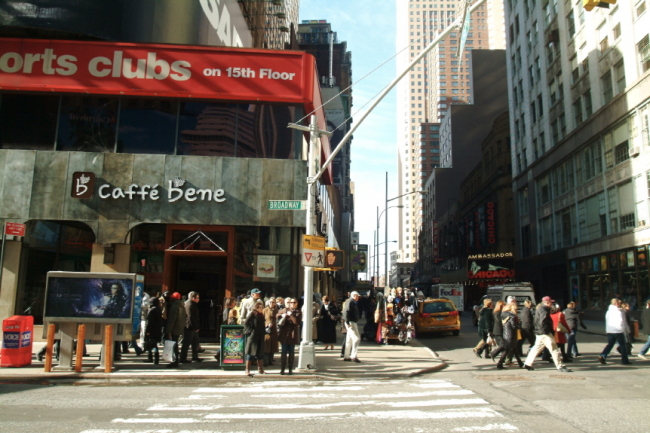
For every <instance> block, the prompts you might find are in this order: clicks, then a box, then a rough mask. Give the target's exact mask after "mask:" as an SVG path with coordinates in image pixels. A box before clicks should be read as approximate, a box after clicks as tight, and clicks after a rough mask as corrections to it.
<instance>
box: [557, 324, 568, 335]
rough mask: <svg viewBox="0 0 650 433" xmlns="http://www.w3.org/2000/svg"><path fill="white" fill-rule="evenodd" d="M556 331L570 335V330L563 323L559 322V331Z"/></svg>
mask: <svg viewBox="0 0 650 433" xmlns="http://www.w3.org/2000/svg"><path fill="white" fill-rule="evenodd" d="M556 331H557V332H561V333H562V334H568V333H569V330H568V329H566V328H565V327H564V325H563V324H562V322H557V329H556Z"/></svg>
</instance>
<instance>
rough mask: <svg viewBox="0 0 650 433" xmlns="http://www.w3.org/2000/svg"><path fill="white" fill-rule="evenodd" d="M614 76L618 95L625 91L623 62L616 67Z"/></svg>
mask: <svg viewBox="0 0 650 433" xmlns="http://www.w3.org/2000/svg"><path fill="white" fill-rule="evenodd" d="M614 76H615V77H616V94H617V95H618V94H619V93H622V92H623V91H624V90H625V65H624V64H623V60H621V61H620V62H618V63H617V64H616V65H614Z"/></svg>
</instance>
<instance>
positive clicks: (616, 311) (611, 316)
mask: <svg viewBox="0 0 650 433" xmlns="http://www.w3.org/2000/svg"><path fill="white" fill-rule="evenodd" d="M620 307H621V301H620V299H618V298H614V299H612V300H611V302H610V305H609V308H608V309H607V314H605V332H606V333H607V345H606V346H605V348H604V349H603V351H602V352H601V354H600V355H599V356H598V361H600V363H601V364H607V362H606V360H607V355H609V352H610V351H611V350H612V347H614V344H618V347H619V352H620V354H621V364H623V365H629V364H632V363H631V362H630V360H629V359H628V357H627V350H626V346H625V333H626V332H627V331H628V330H627V323H626V321H625V315H624V314H623V311H621V309H620Z"/></svg>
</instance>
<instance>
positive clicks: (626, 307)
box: [621, 302, 635, 356]
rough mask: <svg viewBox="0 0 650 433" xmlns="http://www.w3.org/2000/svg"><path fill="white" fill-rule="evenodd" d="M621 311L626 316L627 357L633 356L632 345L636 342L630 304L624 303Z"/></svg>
mask: <svg viewBox="0 0 650 433" xmlns="http://www.w3.org/2000/svg"><path fill="white" fill-rule="evenodd" d="M621 311H622V312H623V315H624V316H625V323H626V324H627V330H626V332H625V348H626V349H627V356H632V347H633V346H632V345H633V343H634V342H635V340H634V318H633V317H632V315H631V314H630V304H628V303H627V302H623V303H622V304H621Z"/></svg>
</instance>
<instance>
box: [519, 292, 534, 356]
mask: <svg viewBox="0 0 650 433" xmlns="http://www.w3.org/2000/svg"><path fill="white" fill-rule="evenodd" d="M533 307H534V305H533V303H532V301H531V300H530V299H526V300H525V301H524V307H523V308H522V309H521V340H519V341H518V342H517V352H518V353H519V356H524V349H523V347H524V342H525V341H526V340H528V344H529V345H530V347H533V344H535V325H534V323H533V312H532V308H533Z"/></svg>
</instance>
